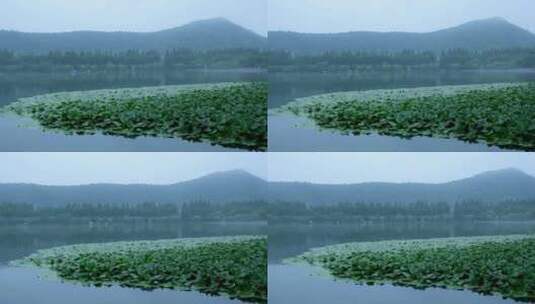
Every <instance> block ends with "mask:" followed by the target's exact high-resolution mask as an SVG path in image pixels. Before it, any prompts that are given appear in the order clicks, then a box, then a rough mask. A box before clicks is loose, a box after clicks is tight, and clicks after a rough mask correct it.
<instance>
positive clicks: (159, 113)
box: [9, 83, 268, 151]
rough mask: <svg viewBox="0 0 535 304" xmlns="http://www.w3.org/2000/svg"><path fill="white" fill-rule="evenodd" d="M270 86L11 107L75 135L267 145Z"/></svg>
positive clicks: (51, 98) (54, 97)
mask: <svg viewBox="0 0 535 304" xmlns="http://www.w3.org/2000/svg"><path fill="white" fill-rule="evenodd" d="M267 96H268V93H267V85H266V84H265V83H244V84H219V85H217V84H215V85H203V86H199V85H194V86H172V87H161V88H158V87H155V88H143V89H121V90H101V91H90V92H85V93H84V92H73V93H59V94H49V95H44V96H40V97H34V98H28V99H23V100H21V101H20V102H17V103H15V104H12V105H10V106H9V109H10V110H11V111H13V112H15V113H18V114H20V115H27V116H30V117H31V118H33V119H35V120H37V121H38V122H39V123H40V124H41V125H42V126H43V127H45V128H48V129H56V130H63V131H67V132H70V133H76V134H92V133H94V132H103V133H104V134H110V135H119V136H125V137H137V136H162V137H176V138H182V139H185V140H189V141H203V140H207V141H209V142H211V143H213V144H218V145H221V146H225V147H232V148H240V149H247V150H258V151H264V150H265V149H266V147H267V117H266V116H267Z"/></svg>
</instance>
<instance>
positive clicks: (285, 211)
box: [269, 200, 535, 221]
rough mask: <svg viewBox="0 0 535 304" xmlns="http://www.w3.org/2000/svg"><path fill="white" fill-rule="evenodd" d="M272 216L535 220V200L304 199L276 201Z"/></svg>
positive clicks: (278, 218) (337, 218)
mask: <svg viewBox="0 0 535 304" xmlns="http://www.w3.org/2000/svg"><path fill="white" fill-rule="evenodd" d="M269 216H270V218H271V219H273V220H278V221H285V220H299V219H301V220H316V221H322V220H327V221H328V220H374V219H459V220H463V219H473V220H529V219H535V200H507V201H501V202H482V201H472V200H468V201H459V202H455V203H446V202H438V203H431V202H422V201H419V202H414V203H338V204H333V205H329V206H325V205H323V206H309V205H307V204H305V203H301V202H277V203H272V204H271V205H270V209H269Z"/></svg>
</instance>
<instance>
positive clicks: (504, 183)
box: [270, 169, 535, 205]
mask: <svg viewBox="0 0 535 304" xmlns="http://www.w3.org/2000/svg"><path fill="white" fill-rule="evenodd" d="M270 196H271V197H270V198H271V200H275V201H288V202H305V203H308V204H309V205H329V204H337V203H342V202H348V203H353V202H367V203H414V202H417V201H425V202H456V201H463V200H480V201H484V202H499V201H503V200H507V199H535V178H534V177H532V176H530V175H527V174H525V173H524V172H522V171H519V170H516V169H506V170H499V171H490V172H485V173H482V174H479V175H475V176H473V177H470V178H466V179H462V180H457V181H452V182H448V183H442V184H424V183H361V184H347V185H321V184H310V183H295V182H273V183H270Z"/></svg>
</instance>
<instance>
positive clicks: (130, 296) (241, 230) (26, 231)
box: [0, 221, 267, 304]
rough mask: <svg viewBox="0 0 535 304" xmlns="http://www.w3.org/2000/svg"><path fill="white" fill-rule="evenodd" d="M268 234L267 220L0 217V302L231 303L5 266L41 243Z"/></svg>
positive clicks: (191, 293) (43, 245)
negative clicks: (16, 220) (31, 220)
mask: <svg viewBox="0 0 535 304" xmlns="http://www.w3.org/2000/svg"><path fill="white" fill-rule="evenodd" d="M262 234H264V235H265V234H267V226H266V224H265V223H261V222H258V223H177V222H158V221H155V222H138V223H109V224H98V225H90V224H82V223H71V224H69V223H52V224H28V225H25V224H17V225H13V224H10V225H8V224H1V223H0V303H2V304H71V303H77V304H108V303H109V304H118V303H135V304H149V303H150V304H171V303H173V304H174V303H194V304H230V303H242V302H241V301H238V300H230V299H229V298H227V297H225V296H220V297H214V296H207V295H204V294H201V293H198V292H195V291H174V290H155V291H143V290H139V289H132V288H122V287H107V288H106V287H104V288H95V287H87V286H83V285H81V284H76V283H62V282H59V281H57V280H53V279H50V278H48V277H46V278H43V277H42V276H41V275H42V273H41V272H40V271H38V270H34V269H27V268H18V267H10V266H8V263H9V261H12V260H15V259H20V258H23V257H25V256H28V255H30V254H32V253H34V252H35V251H37V250H39V249H44V248H51V247H56V246H62V245H70V244H80V243H101V242H113V241H131V240H156V239H171V238H190V237H211V236H229V235H262Z"/></svg>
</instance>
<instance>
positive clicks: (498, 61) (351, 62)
mask: <svg viewBox="0 0 535 304" xmlns="http://www.w3.org/2000/svg"><path fill="white" fill-rule="evenodd" d="M270 64H271V67H272V68H274V69H285V70H292V69H296V70H300V71H315V70H318V71H325V70H333V69H335V70H340V69H367V68H373V69H374V70H377V69H381V68H418V67H421V68H445V69H449V68H457V69H481V68H501V69H507V68H533V67H535V48H509V49H489V50H482V51H477V50H469V49H451V50H445V51H441V52H433V51H417V50H405V51H398V52H392V51H375V52H374V51H333V52H324V53H320V54H313V55H306V54H302V55H299V54H297V55H296V54H295V52H290V51H274V52H272V53H271V56H270Z"/></svg>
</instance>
